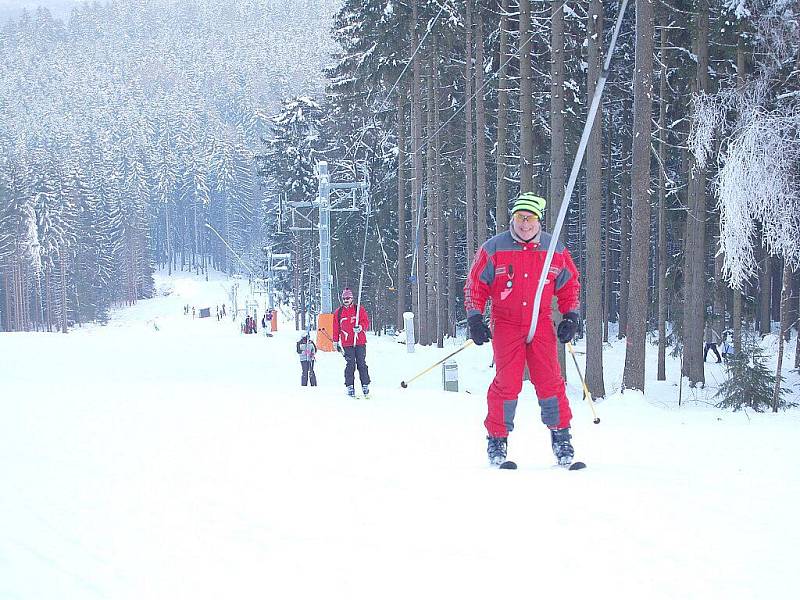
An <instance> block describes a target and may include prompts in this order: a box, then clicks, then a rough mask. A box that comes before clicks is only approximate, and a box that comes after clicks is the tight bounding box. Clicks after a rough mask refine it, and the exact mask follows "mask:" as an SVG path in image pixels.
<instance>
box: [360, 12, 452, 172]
mask: <svg viewBox="0 0 800 600" xmlns="http://www.w3.org/2000/svg"><path fill="white" fill-rule="evenodd" d="M445 6H447V2H443V3H442V6H441V8H440V9H439V12H438V13H437V14H436V16H435V17H434V18H433V20H431V21H428V26H427V27H426V31H425V35H424V36H422V39H421V40H420V41H419V43H418V44H417V47H416V48H414V52H412V53H411V58H410V59H409V60H408V62H407V63H406V66H405V67H403V70H402V71H400V74H399V75H398V76H397V79H395V81H394V84H392V87H391V88H390V89H389V92H388V93H387V94H386V96H385V97H384V98H383V101H382V102H381V103H380V104H379V105H378V111H377V112H378V113H380V112H381V111H382V110H383V107H384V106H385V105H386V101H387V100H388V99H389V98H390V97H391V96H392V93H393V92H394V90H395V89H396V88H397V85H398V84H399V83H400V80H401V79H402V78H403V76H404V75H405V74H406V71H408V68H409V67H410V66H411V65H412V64H413V62H414V57H415V56H416V55H417V52H419V50H420V48H422V44H424V43H425V40H426V39H428V35H429V34H430V32H431V31H432V30H433V26H434V24H435V23H436V21H438V20H439V17H440V16H441V15H442V11H443V10H444V8H445ZM366 132H367V129H366V126H365V127H363V128H362V129H361V135H360V136H359V138H358V141H357V142H356V143H355V144H353V158H354V159H355V155H356V152H358V147H359V146H360V145H361V143H362V142H363V141H364V135H365V134H366Z"/></svg>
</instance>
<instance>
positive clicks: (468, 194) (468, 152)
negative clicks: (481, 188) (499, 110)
mask: <svg viewBox="0 0 800 600" xmlns="http://www.w3.org/2000/svg"><path fill="white" fill-rule="evenodd" d="M473 2H474V0H467V1H466V3H465V4H466V18H465V20H464V27H465V28H466V30H467V31H466V38H467V39H466V42H465V48H464V51H465V61H464V64H465V66H464V126H465V132H464V144H465V148H464V163H465V164H464V175H465V177H466V181H465V186H464V200H465V201H466V204H467V206H466V215H465V221H466V235H467V256H466V259H467V268H469V262H470V261H472V259H473V257H474V256H475V251H476V250H477V246H476V245H475V241H476V236H475V197H474V195H475V191H474V188H473V185H474V177H475V168H474V166H473V165H474V158H473V151H472V146H473V143H474V142H473V139H472V3H473Z"/></svg>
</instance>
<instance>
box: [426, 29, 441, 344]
mask: <svg viewBox="0 0 800 600" xmlns="http://www.w3.org/2000/svg"><path fill="white" fill-rule="evenodd" d="M437 64H438V52H437V49H436V40H435V39H433V40H432V41H431V45H430V54H429V60H428V77H427V84H428V85H427V88H428V89H427V92H428V110H427V113H428V114H427V117H428V120H427V127H428V140H427V144H426V147H427V152H426V155H425V158H426V163H427V167H428V169H427V171H428V172H427V185H426V188H427V190H428V192H427V197H428V211H427V213H426V219H425V229H426V230H427V236H426V237H427V241H428V243H427V246H428V252H427V260H426V265H427V269H426V270H427V272H428V277H427V280H426V282H425V284H426V285H425V287H426V290H425V293H426V296H427V300H428V302H427V307H428V308H427V317H428V319H427V329H428V332H429V337H428V338H426V342H427V343H428V344H430V343H432V341H433V340H434V339H438V338H439V326H438V323H437V318H438V315H439V311H438V310H437V307H436V273H437V270H438V269H437V267H438V260H439V257H438V243H437V242H438V240H437V238H436V229H437V226H438V215H439V189H438V187H437V181H436V163H437V161H438V160H439V157H438V154H437V139H438V135H437V136H435V137H431V136H433V135H434V133H435V132H436V124H435V117H434V114H435V113H436V81H435V80H436V72H437Z"/></svg>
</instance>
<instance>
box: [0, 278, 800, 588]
mask: <svg viewBox="0 0 800 600" xmlns="http://www.w3.org/2000/svg"><path fill="white" fill-rule="evenodd" d="M239 283H240V284H242V286H243V285H244V284H243V283H242V282H239ZM158 287H159V289H160V290H161V292H162V294H168V295H161V296H159V297H157V298H155V299H153V300H149V301H145V302H141V303H139V304H138V305H137V306H135V307H131V308H127V309H123V310H119V311H118V312H117V313H116V314H115V315H114V318H113V320H112V321H111V323H110V324H109V325H108V326H106V327H95V326H92V327H84V328H83V329H79V330H76V331H74V332H71V333H70V334H69V335H62V334H19V333H15V334H0V481H1V482H2V493H0V598H3V599H6V598H8V599H12V598H13V599H25V600H32V599H54V598H64V599H67V598H69V599H70V600H78V599H95V598H108V599H112V600H121V599H136V600H143V599H147V600H150V599H164V600H178V599H191V600H201V599H219V598H231V599H234V598H235V599H237V600H239V599H244V598H280V599H281V600H287V599H295V598H298V599H299V598H326V599H339V598H341V599H348V600H352V599H386V598H389V599H395V598H396V599H403V600H407V599H409V598H420V599H422V598H458V599H464V598H476V599H477V598H481V599H485V598H495V597H496V598H503V599H512V598H519V599H523V598H524V599H526V600H528V599H530V598H558V599H559V600H566V599H570V598H576V599H577V598H581V599H584V598H614V599H616V600H619V599H634V598H635V599H640V598H641V599H645V598H646V599H653V598H664V599H667V598H669V599H674V598H724V599H734V598H735V599H738V598H742V599H745V598H747V599H753V598H770V599H777V598H795V597H798V594H799V593H800V584H798V580H797V577H796V575H795V571H794V569H795V567H796V560H795V558H794V554H795V551H796V549H797V547H798V544H800V518H798V517H797V506H798V501H800V468H798V457H799V456H800V436H798V435H797V432H798V425H799V424H800V416H799V413H798V412H797V411H794V412H789V413H781V414H777V415H773V414H745V413H736V414H732V413H728V412H722V411H719V410H716V409H714V408H712V407H711V405H710V403H711V402H712V399H711V397H710V393H708V394H707V393H706V392H704V391H700V392H694V394H695V396H691V395H687V393H686V390H685V389H684V398H683V400H684V402H683V404H682V406H681V407H678V405H677V399H678V388H677V386H676V382H677V370H678V369H677V364H670V365H669V381H667V382H664V383H658V382H655V381H654V378H655V350H654V349H653V352H652V359H653V362H652V363H648V377H649V379H648V384H647V386H648V388H647V395H646V397H643V396H642V395H641V394H626V395H613V396H610V397H609V399H608V400H606V401H605V402H603V403H601V404H599V405H598V406H597V412H598V415H599V416H600V418H601V420H602V422H601V423H600V424H599V425H594V424H592V419H591V412H590V411H589V409H588V407H587V406H586V405H585V403H584V402H583V401H582V400H581V393H580V385H579V382H578V379H577V377H576V375H575V371H574V369H573V368H572V365H571V364H570V365H569V369H568V376H569V392H570V396H571V398H573V412H574V414H575V418H574V421H573V433H574V443H575V447H576V450H577V454H578V457H579V458H581V459H583V460H585V461H586V462H587V463H588V464H589V469H587V470H585V471H580V472H575V473H569V472H565V471H562V470H557V469H554V468H553V467H551V465H552V462H553V460H552V455H551V453H550V449H549V446H548V435H547V430H546V429H545V427H544V426H543V425H542V424H541V422H540V421H539V414H538V407H537V405H536V401H535V399H534V397H533V392H532V389H531V388H530V387H529V385H530V384H526V387H525V389H524V391H523V397H522V398H521V401H520V406H519V408H518V411H517V428H516V430H515V431H514V433H513V434H512V436H511V438H510V456H511V457H512V458H514V459H516V460H517V461H518V462H519V464H520V469H519V470H518V471H497V470H492V469H490V468H488V467H487V465H486V458H485V440H484V436H485V433H484V430H483V426H482V421H483V417H484V402H485V400H484V393H485V389H486V386H487V385H488V383H489V381H490V379H491V377H492V369H491V368H490V366H489V365H490V363H491V350H490V348H488V347H485V346H484V347H480V348H477V347H470V348H468V349H466V350H464V351H463V352H461V353H459V354H458V355H457V356H456V359H457V362H458V366H459V374H460V385H461V390H462V391H461V392H459V393H453V392H444V391H441V371H440V370H439V369H438V368H437V369H434V370H433V371H432V372H431V373H430V374H428V375H427V376H425V377H423V378H421V379H419V380H417V381H415V382H414V383H413V384H412V385H411V387H409V388H408V389H407V390H402V389H401V388H400V386H399V383H400V381H401V380H405V379H409V378H411V377H413V375H415V374H416V373H418V372H419V371H421V370H422V369H424V368H425V367H427V366H429V365H430V364H432V363H434V362H436V361H437V360H439V359H441V358H442V357H444V356H445V355H446V354H448V353H450V352H452V351H453V350H455V349H457V348H458V347H459V346H460V345H461V344H462V343H463V340H457V341H451V342H448V345H447V347H446V348H445V349H443V350H440V349H436V348H417V352H416V353H414V354H411V355H409V354H407V353H406V351H405V347H404V346H403V345H401V344H399V343H397V342H396V341H395V340H394V339H392V338H389V337H386V336H381V337H379V336H375V335H370V336H369V343H368V354H367V362H368V364H369V366H370V372H371V374H372V377H373V380H374V384H373V386H372V387H373V398H372V399H371V400H352V399H349V398H347V397H345V395H344V386H343V382H342V370H343V360H342V358H341V357H340V356H339V355H337V354H333V353H331V354H324V355H321V356H320V357H319V360H318V362H317V375H318V378H319V381H320V385H319V387H317V388H301V387H300V385H299V379H300V365H299V362H298V359H297V355H296V354H295V349H294V344H295V342H296V340H297V339H298V338H299V336H300V333H298V332H295V331H293V330H292V328H291V326H287V323H286V322H281V324H280V326H279V331H278V332H277V333H276V335H275V336H274V337H271V338H268V337H266V336H263V335H262V334H261V332H259V335H243V334H241V333H240V332H239V324H238V323H237V322H234V321H232V320H230V319H226V320H221V321H217V320H216V318H214V313H215V310H214V309H215V307H216V305H220V306H221V305H222V303H223V302H225V303H228V306H230V304H229V302H230V300H229V296H228V293H229V290H230V287H231V282H229V281H227V280H225V279H222V278H220V277H217V278H216V279H212V281H209V282H205V281H203V280H202V279H199V278H194V277H191V276H187V275H185V274H183V275H176V276H175V277H173V278H172V279H167V278H164V277H163V276H162V277H160V278H159V280H158ZM243 300H244V297H242V298H241V299H240V303H241V302H242V301H243ZM185 304H189V305H191V306H195V307H197V308H199V307H202V306H211V307H212V311H211V312H212V318H211V319H192V318H191V315H190V316H185V315H184V313H183V306H184V305H185ZM367 308H368V309H369V308H370V307H367ZM578 349H579V350H581V347H580V345H579V347H578ZM623 360H624V345H623V344H615V345H613V346H610V347H609V348H608V349H607V354H606V356H605V364H606V371H607V374H608V375H607V385H608V387H609V389H613V388H615V387H618V386H619V380H620V379H621V374H622V364H623ZM723 376H724V372H723V371H722V370H721V367H717V366H716V365H709V375H708V378H709V381H711V382H713V381H714V380H715V379H716V380H721V379H722V378H723ZM687 398H688V400H689V401H688V402H687Z"/></svg>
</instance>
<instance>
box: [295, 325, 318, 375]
mask: <svg viewBox="0 0 800 600" xmlns="http://www.w3.org/2000/svg"><path fill="white" fill-rule="evenodd" d="M297 354H299V355H300V366H301V367H302V368H303V374H302V376H301V378H300V385H303V386H307V385H308V380H309V378H311V386H312V387H314V386H316V385H317V375H316V373H314V361H315V360H316V357H317V345H316V344H315V343H314V342H312V341H311V340H310V339H308V335H304V336H303V337H301V338H300V340H299V341H298V342H297Z"/></svg>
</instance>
